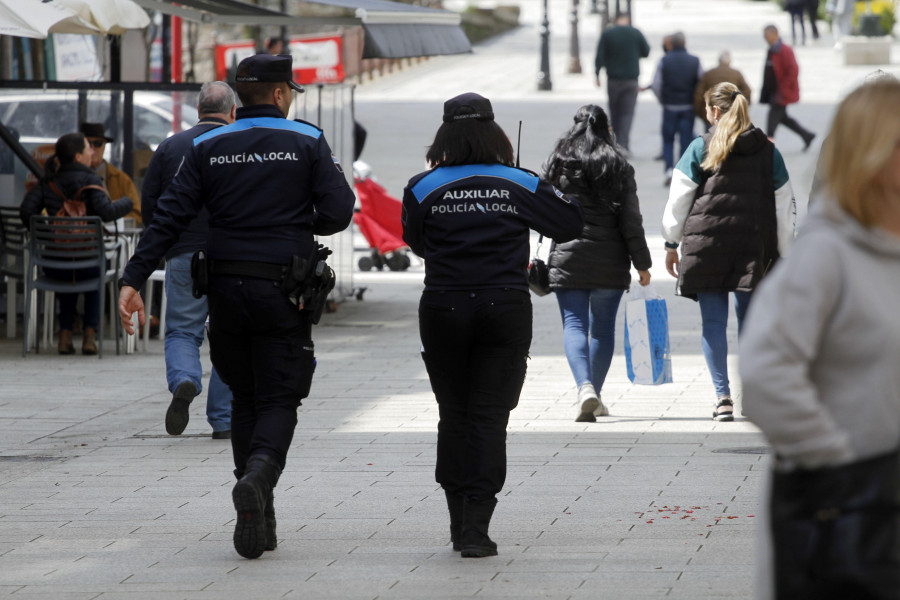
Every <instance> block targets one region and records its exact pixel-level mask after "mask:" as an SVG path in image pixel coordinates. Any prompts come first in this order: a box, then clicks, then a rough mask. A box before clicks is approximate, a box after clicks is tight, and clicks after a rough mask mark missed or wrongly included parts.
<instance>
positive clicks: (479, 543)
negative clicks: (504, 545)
mask: <svg viewBox="0 0 900 600" xmlns="http://www.w3.org/2000/svg"><path fill="white" fill-rule="evenodd" d="M496 505H497V499H496V498H489V499H487V500H481V501H480V502H470V501H469V500H466V501H465V504H464V505H463V525H462V535H461V538H460V546H461V547H462V555H463V557H465V558H484V557H485V556H497V544H495V543H494V541H493V540H491V538H490V537H488V527H489V526H490V524H491V516H492V515H493V514H494V507H495V506H496Z"/></svg>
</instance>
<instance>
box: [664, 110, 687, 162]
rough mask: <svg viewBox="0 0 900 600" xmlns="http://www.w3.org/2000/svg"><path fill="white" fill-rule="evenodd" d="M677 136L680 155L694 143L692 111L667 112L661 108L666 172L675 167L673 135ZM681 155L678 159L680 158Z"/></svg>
mask: <svg viewBox="0 0 900 600" xmlns="http://www.w3.org/2000/svg"><path fill="white" fill-rule="evenodd" d="M676 133H677V134H678V139H679V144H680V146H681V148H680V150H681V154H684V151H685V150H687V147H688V146H689V145H690V143H691V142H692V141H694V109H693V108H688V109H685V110H669V109H668V108H663V120H662V139H663V160H664V161H665V162H666V170H667V171H668V170H669V169H671V168H673V167H674V166H675V156H674V155H675V134H676ZM681 154H679V155H678V158H681Z"/></svg>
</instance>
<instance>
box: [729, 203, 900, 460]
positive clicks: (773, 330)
mask: <svg viewBox="0 0 900 600" xmlns="http://www.w3.org/2000/svg"><path fill="white" fill-rule="evenodd" d="M740 374H741V380H742V383H743V412H744V414H745V415H746V416H747V417H749V418H750V419H751V420H752V421H753V422H754V423H756V425H757V426H759V428H760V429H761V430H762V431H763V433H764V434H765V435H766V437H767V438H768V439H769V443H770V444H771V445H772V446H773V449H774V451H775V453H776V457H777V459H776V460H777V462H776V468H781V469H791V468H796V467H805V468H816V467H820V466H825V465H836V464H842V463H848V462H853V461H857V460H862V459H865V458H869V457H872V456H876V455H878V454H883V453H886V452H888V451H890V450H892V449H894V448H896V447H897V446H898V445H900V236H897V235H893V234H890V233H888V232H886V231H884V230H881V229H878V228H870V229H867V228H865V227H863V226H862V225H861V224H860V223H859V222H858V221H856V220H855V219H853V218H851V217H850V216H849V215H847V214H846V213H844V212H843V211H842V210H841V209H840V208H838V207H837V205H836V204H835V203H834V202H833V201H831V200H823V201H821V202H819V203H817V205H816V206H815V207H814V209H813V211H812V212H811V213H810V215H809V217H808V219H807V221H806V222H805V224H804V225H803V227H802V228H801V229H800V233H799V235H798V237H797V240H796V242H795V243H794V246H793V249H792V251H791V254H790V255H789V256H788V257H787V258H785V259H783V260H782V261H780V263H779V264H778V265H777V266H776V268H775V269H774V270H773V272H772V273H771V274H770V275H769V276H768V277H767V278H766V279H765V280H763V282H762V284H761V285H760V286H759V288H758V289H757V291H756V292H755V294H754V297H753V301H752V303H751V305H750V311H749V314H748V316H747V321H746V322H745V323H744V328H743V333H742V335H741V349H740Z"/></svg>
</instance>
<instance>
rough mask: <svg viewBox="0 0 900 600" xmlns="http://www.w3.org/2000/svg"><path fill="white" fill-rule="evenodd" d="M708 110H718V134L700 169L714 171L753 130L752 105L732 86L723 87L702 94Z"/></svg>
mask: <svg viewBox="0 0 900 600" xmlns="http://www.w3.org/2000/svg"><path fill="white" fill-rule="evenodd" d="M703 99H704V100H705V101H706V104H707V105H708V106H712V107H714V108H718V109H719V111H721V113H722V116H721V117H719V120H718V123H717V124H716V129H715V132H714V133H713V136H712V139H710V141H709V147H708V148H707V149H706V157H705V158H704V159H703V162H702V163H700V166H701V167H702V168H703V169H704V170H706V171H715V170H716V169H718V168H719V167H720V166H722V163H723V162H725V159H726V158H728V155H729V154H730V153H731V149H732V148H734V143H735V141H736V140H737V138H738V136H739V135H740V134H741V133H743V132H744V131H746V130H747V129H749V128H750V126H751V125H752V123H751V122H750V111H749V107H750V103H749V101H748V99H747V98H746V97H745V96H744V95H743V94H742V93H741V91H740V90H739V89H738V88H737V86H736V85H734V84H733V83H720V84H718V85H716V86H714V87H712V88H710V89H708V90H706V93H705V94H703Z"/></svg>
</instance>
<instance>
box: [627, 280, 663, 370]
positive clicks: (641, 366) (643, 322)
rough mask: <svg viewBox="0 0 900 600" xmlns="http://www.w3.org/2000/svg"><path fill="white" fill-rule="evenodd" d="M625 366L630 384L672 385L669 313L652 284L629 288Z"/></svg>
mask: <svg viewBox="0 0 900 600" xmlns="http://www.w3.org/2000/svg"><path fill="white" fill-rule="evenodd" d="M625 365H626V368H627V370H628V379H630V380H631V381H632V383H640V384H644V385H660V384H662V383H672V356H671V354H670V352H669V314H668V311H667V310H666V301H665V300H664V299H663V298H662V296H660V295H659V294H658V293H657V291H656V290H655V289H654V288H653V285H652V284H651V285H647V286H641V285H637V284H635V285H634V286H632V289H631V293H630V294H629V299H628V301H627V302H626V303H625Z"/></svg>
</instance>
